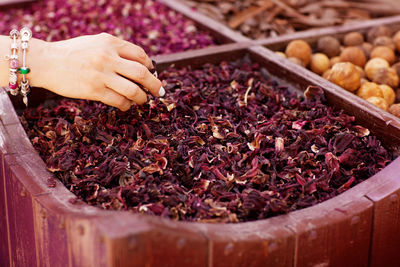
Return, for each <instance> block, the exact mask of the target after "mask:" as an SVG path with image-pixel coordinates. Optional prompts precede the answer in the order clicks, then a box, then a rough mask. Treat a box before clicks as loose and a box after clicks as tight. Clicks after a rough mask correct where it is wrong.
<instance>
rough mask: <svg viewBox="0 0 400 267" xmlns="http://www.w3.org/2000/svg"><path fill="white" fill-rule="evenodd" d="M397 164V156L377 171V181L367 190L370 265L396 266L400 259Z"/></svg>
mask: <svg viewBox="0 0 400 267" xmlns="http://www.w3.org/2000/svg"><path fill="white" fill-rule="evenodd" d="M399 166H400V158H398V159H396V160H395V161H394V162H392V163H391V164H390V165H389V166H388V167H386V168H385V169H383V170H382V171H381V172H379V173H378V174H377V175H376V176H377V179H379V183H376V186H375V187H373V188H372V189H371V190H370V192H368V193H367V197H368V198H369V199H371V200H372V201H373V202H374V220H373V225H374V231H373V234H372V244H371V262H370V266H398V264H399V262H400V254H399V244H400V168H399Z"/></svg>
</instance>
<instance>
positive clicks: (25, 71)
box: [18, 68, 31, 74]
mask: <svg viewBox="0 0 400 267" xmlns="http://www.w3.org/2000/svg"><path fill="white" fill-rule="evenodd" d="M18 71H19V73H21V74H28V73H29V72H31V70H30V69H29V68H19V69H18Z"/></svg>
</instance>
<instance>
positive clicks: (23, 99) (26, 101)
mask: <svg viewBox="0 0 400 267" xmlns="http://www.w3.org/2000/svg"><path fill="white" fill-rule="evenodd" d="M22 101H23V102H24V104H25V106H26V107H27V106H28V97H27V96H26V95H24V96H23V98H22Z"/></svg>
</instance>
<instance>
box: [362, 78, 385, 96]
mask: <svg viewBox="0 0 400 267" xmlns="http://www.w3.org/2000/svg"><path fill="white" fill-rule="evenodd" d="M357 95H358V96H359V97H361V98H363V99H368V98H370V97H372V96H377V97H383V94H382V90H381V88H380V87H379V85H378V84H376V83H371V82H365V83H363V85H361V87H360V89H358V90H357Z"/></svg>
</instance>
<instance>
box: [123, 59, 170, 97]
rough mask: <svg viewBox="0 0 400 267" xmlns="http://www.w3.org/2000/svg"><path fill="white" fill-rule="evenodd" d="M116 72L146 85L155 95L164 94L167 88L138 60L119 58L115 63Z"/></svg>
mask: <svg viewBox="0 0 400 267" xmlns="http://www.w3.org/2000/svg"><path fill="white" fill-rule="evenodd" d="M115 72H116V73H118V74H120V75H122V76H124V77H126V78H128V79H130V80H132V81H134V82H136V83H138V84H141V85H143V86H144V88H145V89H147V90H149V91H150V93H151V94H153V95H154V96H161V97H162V96H164V94H165V90H164V88H163V87H162V84H161V81H160V80H159V79H157V78H156V77H155V76H154V75H153V74H151V73H150V71H149V70H148V69H147V68H146V67H145V66H143V65H142V64H140V63H139V62H137V61H132V60H127V59H124V58H119V59H118V60H117V62H116V64H115Z"/></svg>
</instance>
